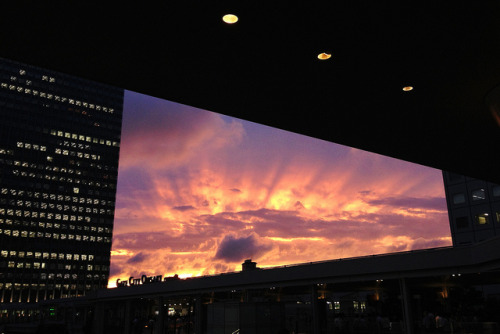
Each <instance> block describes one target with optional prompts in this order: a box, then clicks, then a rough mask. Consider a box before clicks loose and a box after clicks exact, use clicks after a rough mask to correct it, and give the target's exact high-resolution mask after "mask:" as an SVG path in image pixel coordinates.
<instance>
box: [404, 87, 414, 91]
mask: <svg viewBox="0 0 500 334" xmlns="http://www.w3.org/2000/svg"><path fill="white" fill-rule="evenodd" d="M403 90H404V91H405V92H409V91H410V90H413V86H406V87H403Z"/></svg>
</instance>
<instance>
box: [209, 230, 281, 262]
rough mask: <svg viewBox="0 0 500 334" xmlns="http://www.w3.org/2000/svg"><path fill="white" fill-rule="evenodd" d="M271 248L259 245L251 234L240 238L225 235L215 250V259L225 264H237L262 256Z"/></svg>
mask: <svg viewBox="0 0 500 334" xmlns="http://www.w3.org/2000/svg"><path fill="white" fill-rule="evenodd" d="M271 248H272V247H271V246H270V245H264V244H259V242H258V240H257V238H256V237H255V236H254V235H253V234H252V235H250V236H248V237H241V238H237V237H235V236H233V235H226V236H225V237H224V239H223V240H222V242H221V243H220V245H219V248H218V249H217V253H216V254H215V258H216V259H218V260H224V261H226V262H238V261H243V260H245V259H249V258H252V257H256V256H259V255H262V254H264V253H266V252H267V251H269V250H271Z"/></svg>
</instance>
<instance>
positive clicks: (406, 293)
mask: <svg viewBox="0 0 500 334" xmlns="http://www.w3.org/2000/svg"><path fill="white" fill-rule="evenodd" d="M399 290H400V292H401V306H402V308H403V320H404V328H403V331H404V333H406V334H413V317H412V309H411V294H410V290H409V288H408V285H407V282H406V279H405V278H400V279H399Z"/></svg>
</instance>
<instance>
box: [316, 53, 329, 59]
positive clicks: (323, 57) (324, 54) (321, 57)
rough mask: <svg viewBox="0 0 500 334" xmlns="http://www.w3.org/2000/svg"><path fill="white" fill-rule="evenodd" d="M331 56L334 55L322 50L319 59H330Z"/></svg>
mask: <svg viewBox="0 0 500 334" xmlns="http://www.w3.org/2000/svg"><path fill="white" fill-rule="evenodd" d="M331 57H332V55H331V54H330V53H325V52H322V53H320V54H319V55H318V59H319V60H327V59H330V58H331Z"/></svg>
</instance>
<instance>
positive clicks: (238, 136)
mask: <svg viewBox="0 0 500 334" xmlns="http://www.w3.org/2000/svg"><path fill="white" fill-rule="evenodd" d="M215 111H216V110H215ZM114 226H115V227H114V236H113V250H112V256H111V273H110V286H113V285H114V282H115V280H116V278H122V279H125V278H128V277H129V276H139V275H142V274H146V275H168V276H171V275H174V274H178V275H179V276H180V277H189V276H198V275H207V274H215V273H221V272H227V271H235V270H241V263H242V262H243V261H244V260H245V259H249V258H251V259H252V260H253V261H256V262H257V265H258V266H259V267H267V266H277V265H284V264H292V263H302V262H310V261H319V260H328V259H337V258H346V257H352V256H360V255H369V254H380V253H387V252H395V251H407V250H413V249H421V248H429V247H438V246H448V245H451V237H450V229H449V224H448V214H447V209H446V201H445V195H444V187H443V181H442V176H441V171H439V170H436V169H432V168H428V167H424V166H421V165H416V164H412V163H408V162H404V161H401V160H397V159H393V158H388V157H384V156H381V155H378V154H374V153H369V152H366V151H362V150H358V149H354V148H349V147H346V146H342V145H337V144H334V143H331V142H326V141H322V140H319V139H315V138H311V137H306V136H303V135H298V134H294V133H291V132H287V131H283V130H278V129H275V128H271V127H267V126H264V125H259V124H256V123H252V122H248V121H243V120H240V119H236V118H232V117H228V116H224V115H220V114H217V113H213V112H210V111H205V110H201V109H196V108H193V107H189V106H185V105H181V104H177V103H173V102H169V101H165V100H161V99H156V98H153V97H150V96H146V95H141V94H138V93H134V92H130V91H125V102H124V116H123V131H122V143H121V152H120V167H119V175H118V192H117V202H116V213H115V225H114Z"/></svg>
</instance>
